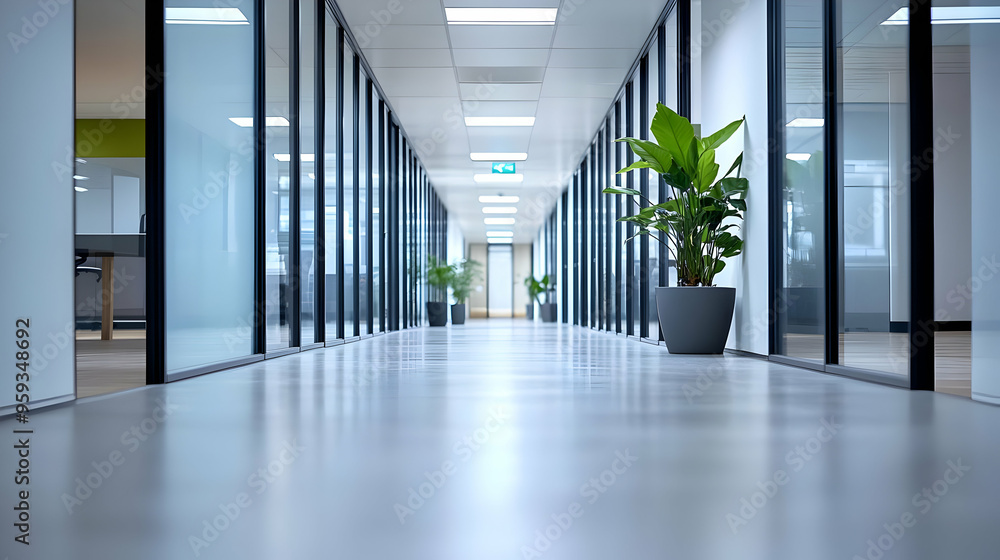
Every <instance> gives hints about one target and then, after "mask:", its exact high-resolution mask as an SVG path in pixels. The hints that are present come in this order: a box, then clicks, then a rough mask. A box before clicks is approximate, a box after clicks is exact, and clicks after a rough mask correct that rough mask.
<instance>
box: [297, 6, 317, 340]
mask: <svg viewBox="0 0 1000 560" xmlns="http://www.w3.org/2000/svg"><path fill="white" fill-rule="evenodd" d="M297 1H300V4H299V22H300V27H299V146H301V151H302V165H301V168H300V173H299V175H300V178H299V181H300V186H299V196H300V201H301V202H300V206H299V216H300V218H299V219H300V225H299V229H300V235H301V238H300V245H301V251H300V254H299V255H300V256H299V262H300V263H301V265H300V267H299V293H300V295H301V299H302V308H301V312H300V314H299V321H300V326H301V330H300V333H301V334H300V341H301V344H312V343H313V342H316V274H315V273H316V248H317V244H316V165H317V164H316V162H318V161H320V160H319V159H318V158H317V157H316V54H315V53H316V0H297Z"/></svg>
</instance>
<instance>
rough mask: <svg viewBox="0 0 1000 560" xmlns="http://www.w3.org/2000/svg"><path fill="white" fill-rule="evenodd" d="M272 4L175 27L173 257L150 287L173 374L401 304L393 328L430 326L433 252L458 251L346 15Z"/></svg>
mask: <svg viewBox="0 0 1000 560" xmlns="http://www.w3.org/2000/svg"><path fill="white" fill-rule="evenodd" d="M195 4H198V2H195ZM201 4H203V5H201V6H198V5H195V6H192V5H191V2H187V3H186V4H183V5H181V4H178V3H176V2H174V1H173V0H171V1H169V2H168V3H167V7H168V9H169V8H206V9H208V8H211V7H212V6H211V5H210V3H209V2H201ZM189 13H190V12H189ZM260 15H261V19H260V20H258V19H256V16H257V14H254V13H253V12H252V6H249V5H248V6H245V7H240V8H234V9H233V10H230V11H228V12H227V13H226V14H225V17H226V18H230V19H227V20H226V21H225V22H220V23H219V24H215V23H214V21H215V20H212V21H210V22H206V21H201V20H198V21H190V22H189V21H187V20H183V19H181V18H174V19H172V20H171V22H170V23H168V24H166V23H165V25H164V31H165V38H164V58H165V60H166V62H167V64H166V66H165V70H166V72H165V74H166V76H167V79H166V87H165V88H163V89H162V90H161V91H151V93H150V95H151V96H152V97H153V103H151V106H152V107H155V106H156V104H155V101H156V100H157V98H158V96H160V97H161V98H162V99H161V101H162V103H163V108H164V113H165V123H164V136H163V154H162V156H160V155H159V154H158V152H156V153H154V155H153V162H154V164H153V165H152V167H151V169H153V173H154V174H153V175H151V180H159V181H161V182H162V183H163V185H164V188H163V193H162V196H163V199H162V200H153V204H152V205H149V201H147V205H148V206H150V207H151V208H153V209H154V210H151V211H162V212H163V216H162V220H163V221H162V223H163V224H164V226H165V230H166V235H165V236H162V237H163V238H162V239H156V237H158V234H155V233H154V234H152V235H151V237H152V239H148V242H149V243H150V245H151V246H154V247H155V245H156V243H163V247H164V251H165V258H164V261H163V266H164V268H165V270H166V274H165V285H164V286H163V287H162V288H157V287H156V286H155V284H154V290H153V291H152V292H151V295H150V297H161V298H162V299H161V300H160V301H165V302H166V305H165V309H166V313H167V315H166V317H165V318H164V319H163V321H164V330H165V332H164V334H163V335H162V336H163V340H155V341H154V344H155V343H163V344H165V348H166V355H165V356H164V357H162V358H158V357H155V353H154V358H153V360H154V361H158V360H162V363H159V364H154V365H155V367H156V368H157V371H159V372H161V373H158V374H157V375H160V374H162V373H166V374H167V375H164V376H163V377H164V378H165V379H166V380H173V379H180V378H183V377H185V376H189V375H195V374H198V373H204V372H207V371H212V370H216V369H221V368H223V367H227V366H231V365H234V364H237V363H243V362H248V361H255V360H260V359H264V358H265V357H276V356H279V355H283V354H287V353H289V352H295V351H299V350H300V349H305V348H307V347H311V346H315V345H321V344H324V343H325V344H331V345H332V344H336V343H340V342H343V341H344V340H345V339H346V340H352V339H356V338H358V337H360V336H367V335H373V334H375V333H381V332H383V331H384V330H386V328H385V327H384V326H383V325H384V323H385V321H386V319H388V318H390V317H387V316H386V313H385V309H386V307H387V305H386V304H387V302H388V301H390V300H391V301H393V302H396V303H399V304H400V306H399V307H396V308H395V309H394V313H396V317H395V318H396V319H397V320H398V319H399V316H398V315H399V311H403V312H404V313H405V315H404V318H405V319H406V320H405V321H397V322H395V323H391V324H390V326H391V327H394V328H399V327H400V326H402V327H405V326H407V325H417V324H420V323H421V322H422V320H423V315H422V309H423V301H424V299H425V298H426V296H427V290H426V285H425V283H424V282H423V280H422V279H421V277H422V275H423V273H424V272H425V271H424V265H423V262H424V261H425V260H426V257H427V255H428V254H431V253H432V252H437V253H441V252H442V251H443V250H444V247H446V243H445V235H446V227H444V224H445V223H446V220H447V210H446V209H445V208H444V207H443V205H442V204H441V202H440V200H439V199H438V198H437V195H436V194H435V192H434V188H433V185H432V184H431V182H430V181H429V180H428V177H427V175H426V173H425V172H424V170H423V167H422V165H421V163H420V161H419V159H418V158H416V157H415V155H414V154H413V153H412V152H411V151H410V150H409V149H408V148H405V138H404V136H403V132H402V131H401V130H400V129H399V128H398V126H397V125H395V124H394V123H392V115H391V112H390V111H389V110H388V107H387V105H386V104H384V103H382V102H381V101H382V99H383V98H382V97H381V96H380V89H379V87H378V84H377V82H376V81H374V80H373V79H372V75H371V74H370V73H369V72H368V68H367V65H366V63H365V61H364V59H363V57H362V56H361V55H360V54H359V53H357V52H356V51H354V50H352V45H353V44H354V43H353V39H352V38H351V36H350V33H349V31H347V30H345V29H344V28H343V27H341V26H340V25H339V24H338V22H337V17H338V16H337V15H336V14H335V13H333V12H332V11H330V10H329V9H328V8H327V6H326V5H325V4H323V3H320V2H318V0H277V1H275V2H267V3H266V11H265V13H264V14H260ZM319 17H322V18H323V21H322V25H318V23H319V22H318V20H317V18H319ZM258 33H259V34H262V36H263V37H264V39H265V40H264V42H263V43H261V44H259V45H258V44H256V43H255V41H254V38H255V36H256V35H257V34H258ZM206 48H210V50H211V51H212V53H213V56H212V57H210V58H206V57H205V56H204V53H205V52H206V50H205V49H206ZM255 48H260V49H261V51H262V52H260V53H257V54H259V56H255V53H254V49H255ZM150 63H151V64H157V61H150ZM390 143H392V149H388V148H387V146H389V145H390ZM154 148H155V146H154ZM159 164H162V173H163V176H162V178H160V177H159V175H158V173H159V172H158V171H156V170H157V168H158V165H159ZM390 169H391V170H392V172H391V173H389V172H387V171H388V170H390ZM156 209H160V210H156ZM162 209H166V210H162ZM387 214H389V217H387V216H386V215H387ZM390 220H392V222H390ZM403 220H405V224H404V223H403ZM390 225H391V226H392V227H388V226H390ZM401 225H405V228H403V227H397V226H401ZM390 249H391V250H390ZM442 256H443V255H442ZM403 263H405V265H404V264H403ZM387 268H393V270H394V271H396V274H394V275H392V276H387V275H386V274H384V273H385V272H386V269H387ZM317 288H322V289H317ZM159 290H162V293H160V294H159V295H158V294H157V291H159ZM401 302H405V303H406V307H405V308H403V307H402V305H401ZM154 332H155V329H154ZM321 335H322V336H321ZM157 336H159V335H157Z"/></svg>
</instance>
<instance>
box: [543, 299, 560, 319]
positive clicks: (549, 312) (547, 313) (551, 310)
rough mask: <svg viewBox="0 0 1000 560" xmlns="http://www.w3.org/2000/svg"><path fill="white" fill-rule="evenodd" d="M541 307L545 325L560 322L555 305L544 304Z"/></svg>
mask: <svg viewBox="0 0 1000 560" xmlns="http://www.w3.org/2000/svg"><path fill="white" fill-rule="evenodd" d="M539 307H541V316H542V322H543V323H555V322H556V321H557V320H558V313H557V311H558V309H557V308H556V304H554V303H543V304H541V305H540V306H539Z"/></svg>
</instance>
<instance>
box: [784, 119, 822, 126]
mask: <svg viewBox="0 0 1000 560" xmlns="http://www.w3.org/2000/svg"><path fill="white" fill-rule="evenodd" d="M825 122H826V121H824V120H823V119H812V118H806V117H799V118H797V119H792V121H791V122H789V123H788V125H787V126H788V128H823V124H824V123H825Z"/></svg>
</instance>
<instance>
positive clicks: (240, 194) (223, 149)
mask: <svg viewBox="0 0 1000 560" xmlns="http://www.w3.org/2000/svg"><path fill="white" fill-rule="evenodd" d="M165 4H166V8H167V9H168V10H169V9H171V8H205V9H210V8H212V7H213V3H212V2H210V1H208V0H167V1H166V3H165ZM230 11H231V12H232V13H231V14H230V15H229V16H228V17H230V18H231V19H232V21H231V24H229V25H191V24H187V23H169V24H167V25H166V29H165V40H164V43H165V44H164V49H165V57H164V58H165V60H166V66H165V72H166V75H167V76H169V79H168V80H167V81H166V86H165V92H164V95H165V100H164V101H165V118H164V155H165V161H164V175H165V183H164V185H163V192H164V202H165V208H166V216H165V222H164V226H165V231H166V239H165V251H166V255H165V263H164V264H165V269H166V272H165V278H164V285H165V298H166V304H165V310H166V317H165V331H166V335H165V343H166V369H167V374H168V375H169V374H171V373H177V372H181V371H183V370H187V369H190V368H193V367H197V366H202V365H207V364H212V363H216V362H222V361H226V360H231V359H234V358H240V357H244V356H248V355H250V354H251V353H252V352H253V351H254V348H253V339H252V335H253V329H252V325H253V321H254V262H255V254H254V231H255V228H254V214H255V211H254V209H255V199H256V193H255V190H254V128H253V127H252V126H246V124H247V123H246V121H245V120H242V119H247V118H252V117H253V98H254V34H253V22H254V19H255V18H256V16H257V14H255V13H254V11H253V4H252V3H243V5H241V6H240V7H238V8H232V9H231V10H230ZM206 52H210V53H211V56H205V53H206ZM234 119H236V120H234ZM253 124H254V125H256V126H260V125H261V123H253Z"/></svg>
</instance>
